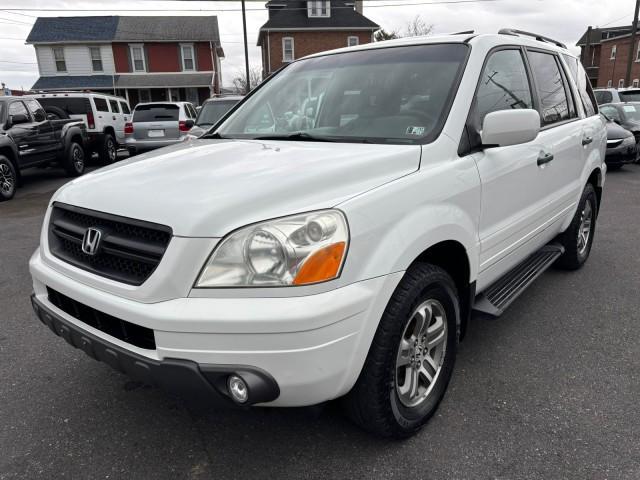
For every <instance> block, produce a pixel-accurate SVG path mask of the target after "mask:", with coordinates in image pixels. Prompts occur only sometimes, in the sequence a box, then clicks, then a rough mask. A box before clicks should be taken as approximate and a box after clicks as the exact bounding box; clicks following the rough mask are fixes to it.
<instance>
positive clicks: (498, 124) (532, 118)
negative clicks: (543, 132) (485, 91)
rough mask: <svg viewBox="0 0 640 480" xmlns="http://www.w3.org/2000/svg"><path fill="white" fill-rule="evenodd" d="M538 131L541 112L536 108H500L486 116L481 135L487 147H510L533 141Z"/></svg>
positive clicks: (483, 143)
mask: <svg viewBox="0 0 640 480" xmlns="http://www.w3.org/2000/svg"><path fill="white" fill-rule="evenodd" d="M538 133H540V114H539V113H538V112H537V111H536V110H532V109H520V110H500V111H497V112H491V113H488V114H487V115H486V116H485V117H484V122H483V123H482V132H481V134H480V136H481V138H482V145H484V146H485V147H508V146H509V145H520V144H522V143H527V142H531V141H533V140H535V139H536V137H537V136H538Z"/></svg>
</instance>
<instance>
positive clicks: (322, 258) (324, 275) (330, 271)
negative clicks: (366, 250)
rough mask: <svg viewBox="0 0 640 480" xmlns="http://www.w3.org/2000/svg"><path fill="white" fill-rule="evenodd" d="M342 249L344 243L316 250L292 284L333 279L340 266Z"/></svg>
mask: <svg viewBox="0 0 640 480" xmlns="http://www.w3.org/2000/svg"><path fill="white" fill-rule="evenodd" d="M344 249H345V242H340V243H334V244H333V245H329V246H328V247H325V248H323V249H322V250H318V251H317V252H316V253H314V254H313V255H311V256H310V257H309V258H308V259H307V261H306V262H304V264H303V265H302V268H301V269H300V271H299V272H298V275H296V278H295V280H294V281H293V284H294V285H306V284H308V283H318V282H324V281H325V280H331V279H332V278H335V277H336V276H337V275H338V271H339V270H340V265H341V264H342V256H343V255H344Z"/></svg>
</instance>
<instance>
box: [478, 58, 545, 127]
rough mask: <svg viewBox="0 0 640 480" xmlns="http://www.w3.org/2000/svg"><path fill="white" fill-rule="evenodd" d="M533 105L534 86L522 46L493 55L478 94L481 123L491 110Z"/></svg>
mask: <svg viewBox="0 0 640 480" xmlns="http://www.w3.org/2000/svg"><path fill="white" fill-rule="evenodd" d="M519 108H533V102H532V96H531V88H530V86H529V79H528V77H527V71H526V69H525V66H524V60H523V59H522V54H521V53H520V50H499V51H497V52H495V53H493V54H491V57H489V60H487V63H486V65H485V67H484V72H482V76H481V77H480V86H479V87H478V92H477V94H476V112H477V116H476V121H477V122H478V123H477V127H478V128H479V129H480V128H481V127H482V122H483V121H484V117H485V116H486V115H487V114H488V113H491V112H497V111H499V110H511V109H519Z"/></svg>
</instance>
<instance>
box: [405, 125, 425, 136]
mask: <svg viewBox="0 0 640 480" xmlns="http://www.w3.org/2000/svg"><path fill="white" fill-rule="evenodd" d="M407 135H417V136H422V135H424V127H407Z"/></svg>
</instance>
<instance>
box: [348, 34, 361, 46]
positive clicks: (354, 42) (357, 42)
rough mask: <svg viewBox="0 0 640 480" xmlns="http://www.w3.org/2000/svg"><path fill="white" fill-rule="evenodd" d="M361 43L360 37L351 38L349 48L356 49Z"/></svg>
mask: <svg viewBox="0 0 640 480" xmlns="http://www.w3.org/2000/svg"><path fill="white" fill-rule="evenodd" d="M359 43H360V39H359V38H358V37H355V36H353V37H349V38H347V47H355V46H356V45H358V44H359Z"/></svg>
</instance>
